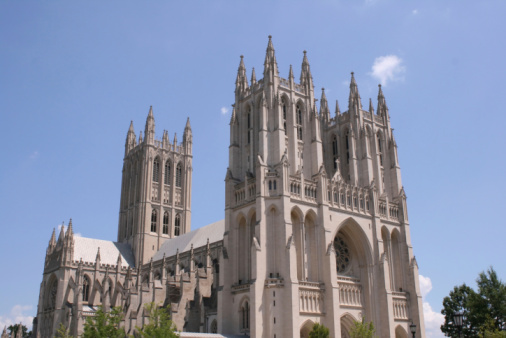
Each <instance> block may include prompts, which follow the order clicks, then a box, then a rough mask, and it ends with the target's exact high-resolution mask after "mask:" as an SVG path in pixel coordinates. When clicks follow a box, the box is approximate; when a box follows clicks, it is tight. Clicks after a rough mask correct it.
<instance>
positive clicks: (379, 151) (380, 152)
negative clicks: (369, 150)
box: [377, 133, 383, 166]
mask: <svg viewBox="0 0 506 338" xmlns="http://www.w3.org/2000/svg"><path fill="white" fill-rule="evenodd" d="M377 136H378V154H379V157H380V165H381V166H382V165H383V151H382V149H381V135H380V134H379V133H378V135H377Z"/></svg>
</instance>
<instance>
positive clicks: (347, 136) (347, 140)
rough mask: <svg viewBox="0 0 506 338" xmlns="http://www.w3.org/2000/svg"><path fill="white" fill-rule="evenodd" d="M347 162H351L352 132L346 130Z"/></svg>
mask: <svg viewBox="0 0 506 338" xmlns="http://www.w3.org/2000/svg"><path fill="white" fill-rule="evenodd" d="M346 163H350V132H349V131H346Z"/></svg>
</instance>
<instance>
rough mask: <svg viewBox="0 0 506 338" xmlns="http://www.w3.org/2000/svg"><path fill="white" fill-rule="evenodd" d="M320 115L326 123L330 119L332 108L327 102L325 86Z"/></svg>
mask: <svg viewBox="0 0 506 338" xmlns="http://www.w3.org/2000/svg"><path fill="white" fill-rule="evenodd" d="M320 116H321V118H322V121H323V122H324V123H328V122H329V121H330V110H329V105H328V103H327V97H326V96H325V88H322V97H321V99H320Z"/></svg>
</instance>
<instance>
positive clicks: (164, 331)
mask: <svg viewBox="0 0 506 338" xmlns="http://www.w3.org/2000/svg"><path fill="white" fill-rule="evenodd" d="M144 307H145V309H146V311H147V312H148V313H149V322H148V324H146V325H144V327H142V328H140V327H138V326H136V327H135V328H136V329H137V332H138V333H139V335H140V336H141V337H146V338H165V337H167V338H177V337H179V334H177V333H176V326H175V325H174V323H173V322H172V320H170V308H164V307H159V306H157V305H156V304H155V303H154V302H152V303H147V304H145V305H144Z"/></svg>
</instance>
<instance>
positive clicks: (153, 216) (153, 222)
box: [151, 210, 157, 232]
mask: <svg viewBox="0 0 506 338" xmlns="http://www.w3.org/2000/svg"><path fill="white" fill-rule="evenodd" d="M156 219H157V214H156V210H153V211H152V212H151V232H156Z"/></svg>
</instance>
